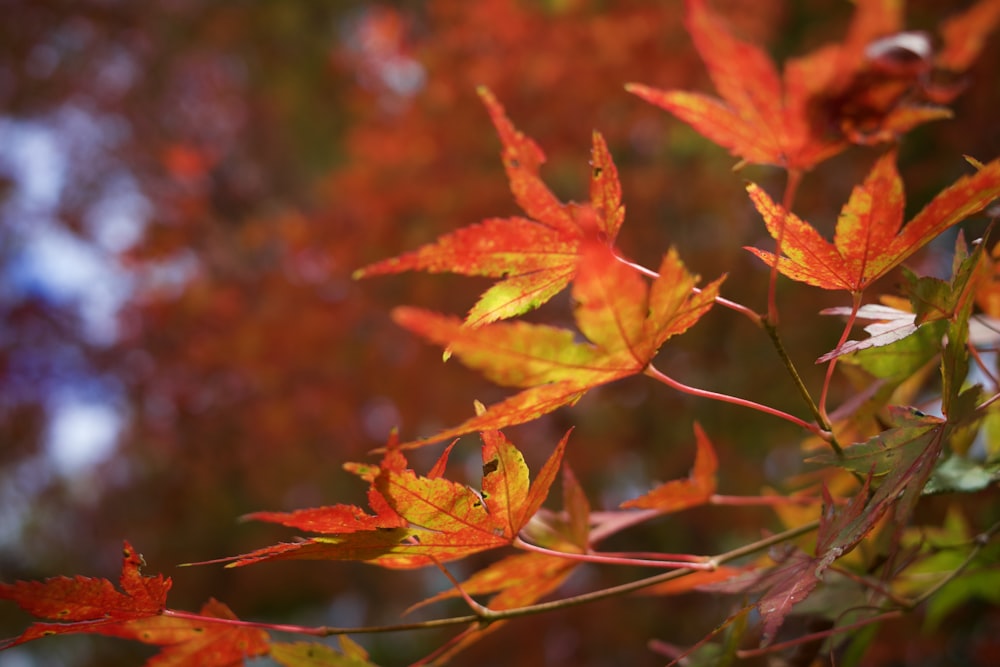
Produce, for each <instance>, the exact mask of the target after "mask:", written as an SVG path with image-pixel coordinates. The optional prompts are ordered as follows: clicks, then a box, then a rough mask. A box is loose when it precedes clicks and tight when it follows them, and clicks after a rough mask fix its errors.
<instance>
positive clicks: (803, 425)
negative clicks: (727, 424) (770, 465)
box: [643, 364, 832, 441]
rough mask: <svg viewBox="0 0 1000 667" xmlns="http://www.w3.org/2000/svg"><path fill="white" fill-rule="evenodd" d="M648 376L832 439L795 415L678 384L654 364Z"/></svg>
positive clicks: (648, 370) (686, 391)
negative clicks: (770, 416)
mask: <svg viewBox="0 0 1000 667" xmlns="http://www.w3.org/2000/svg"><path fill="white" fill-rule="evenodd" d="M643 373H645V374H646V375H648V376H650V377H651V378H653V379H655V380H659V381H660V382H662V383H663V384H665V385H667V386H668V387H672V388H673V389H676V390H677V391H681V392H684V393H685V394H690V395H692V396H699V397H701V398H709V399H712V400H715V401H722V402H723V403H732V404H733V405H742V406H743V407H745V408H750V409H751V410H756V411H758V412H763V413H764V414H768V415H772V416H774V417H778V418H780V419H784V420H785V421H788V422H791V423H793V424H795V425H796V426H799V427H801V428H803V429H805V430H807V431H809V432H810V433H813V434H814V435H817V436H819V437H820V438H822V439H824V440H826V441H829V440H830V439H831V438H832V434H831V433H830V431H829V430H827V429H823V428H821V427H819V426H817V425H816V424H810V423H809V422H807V421H805V420H802V419H799V418H798V417H796V416H795V415H790V414H788V413H787V412H784V411H782V410H779V409H777V408H772V407H771V406H769V405H763V404H761V403H757V402H755V401H751V400H750V399H746V398H739V397H737V396H730V395H729V394H720V393H718V392H714V391H709V390H707V389H698V388H697V387H691V386H689V385H686V384H684V383H682V382H678V381H677V380H675V379H673V378H672V377H670V376H668V375H665V374H664V373H662V372H661V371H659V370H658V369H657V368H656V367H655V366H653V364H649V365H648V366H646V369H645V370H644V371H643Z"/></svg>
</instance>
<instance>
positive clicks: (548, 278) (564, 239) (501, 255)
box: [354, 87, 625, 326]
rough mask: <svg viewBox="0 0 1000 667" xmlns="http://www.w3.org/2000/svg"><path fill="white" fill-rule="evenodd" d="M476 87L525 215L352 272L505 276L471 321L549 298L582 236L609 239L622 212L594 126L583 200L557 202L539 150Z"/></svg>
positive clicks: (567, 277) (567, 273)
mask: <svg viewBox="0 0 1000 667" xmlns="http://www.w3.org/2000/svg"><path fill="white" fill-rule="evenodd" d="M479 95H480V97H481V98H482V100H483V102H484V104H485V105H486V109H487V111H488V112H489V114H490V117H491V119H492V120H493V124H494V125H495V126H496V129H497V132H498V134H499V135H500V140H501V142H502V143H503V152H502V157H503V163H504V168H505V169H506V171H507V177H508V179H509V181H510V187H511V191H512V193H513V194H514V199H515V200H516V201H517V203H518V205H519V206H520V207H521V208H522V209H523V210H524V212H525V213H527V215H528V216H529V217H527V218H525V217H512V218H490V219H487V220H484V221H482V222H480V223H479V224H475V225H471V226H469V227H465V228H463V229H460V230H458V231H456V232H453V233H451V234H446V235H444V236H442V237H440V238H439V239H438V240H437V241H435V242H433V243H429V244H427V245H425V246H422V247H421V248H419V249H417V250H414V251H413V252H409V253H406V254H404V255H401V256H399V257H394V258H391V259H386V260H382V261H380V262H376V263H375V264H371V265H369V266H366V267H364V268H361V269H358V270H357V271H355V272H354V277H355V278H362V277H368V276H375V275H382V274H387V273H399V272H401V271H412V270H425V271H429V272H431V273H440V272H449V273H459V274H464V275H477V276H488V277H492V278H504V280H502V281H500V282H498V283H496V284H495V285H493V286H492V287H490V288H489V289H488V290H486V292H484V293H483V295H482V296H481V297H480V299H479V301H478V302H477V303H476V305H475V306H473V308H472V309H471V310H470V311H469V314H468V317H467V318H466V324H467V325H469V326H480V325H482V324H486V323H489V322H493V321H496V320H500V319H507V318H511V317H515V316H517V315H521V314H523V313H525V312H527V311H529V310H532V309H534V308H537V307H538V306H540V305H541V304H543V303H545V302H546V301H548V300H549V299H551V298H552V297H553V296H555V295H556V294H557V293H558V292H560V291H562V289H563V288H565V287H566V286H567V285H568V284H569V283H570V281H571V280H572V279H573V276H574V275H575V274H576V268H577V260H578V255H579V249H580V243H581V241H582V240H583V238H584V237H585V236H586V235H588V234H599V235H600V237H601V238H602V239H603V240H604V241H605V242H606V243H608V244H613V243H614V240H615V238H616V237H617V235H618V230H619V228H620V227H621V224H622V221H623V220H624V217H625V209H624V207H623V206H622V203H621V185H620V184H619V182H618V171H617V169H616V168H615V164H614V162H613V161H612V158H611V154H610V153H609V151H608V147H607V144H606V143H605V141H604V138H603V137H602V136H601V135H600V133H598V132H594V133H593V149H592V152H591V166H592V172H591V180H590V202H589V204H583V205H578V204H563V203H561V202H559V200H558V199H556V197H555V195H553V194H552V192H551V191H550V190H549V189H548V187H546V186H545V184H544V183H543V181H542V180H541V178H540V176H539V173H538V172H539V167H540V166H541V165H542V163H543V162H544V161H545V154H544V153H543V152H542V150H541V149H540V148H539V147H538V145H537V144H535V142H534V141H532V140H531V139H529V138H528V137H526V136H525V135H524V134H523V133H521V132H520V131H518V130H517V129H516V128H515V127H514V125H513V124H512V123H511V122H510V120H509V119H508V118H507V115H506V113H505V112H504V109H503V107H502V106H501V105H500V103H499V102H498V101H497V99H496V98H495V97H494V96H493V93H491V92H490V91H489V90H488V89H486V88H485V87H480V88H479Z"/></svg>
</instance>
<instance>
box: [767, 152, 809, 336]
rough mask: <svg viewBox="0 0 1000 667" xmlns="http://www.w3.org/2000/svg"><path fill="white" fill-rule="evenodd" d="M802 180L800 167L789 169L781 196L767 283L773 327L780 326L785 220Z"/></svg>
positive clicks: (768, 318)
mask: <svg viewBox="0 0 1000 667" xmlns="http://www.w3.org/2000/svg"><path fill="white" fill-rule="evenodd" d="M801 182H802V172H801V171H800V170H798V169H789V170H788V180H787V181H786V182H785V194H784V196H783V197H782V198H781V207H782V208H783V209H784V212H785V213H784V215H783V216H782V217H781V225H780V227H779V228H778V237H777V239H775V249H774V264H772V265H771V276H770V279H769V280H768V284H767V320H766V322H767V324H769V325H770V326H772V327H777V326H778V299H777V292H778V263H779V262H780V261H781V254H782V247H783V244H784V240H785V222H786V219H787V216H788V215H789V213H790V212H791V210H792V203H793V202H794V201H795V193H796V192H798V189H799V184H800V183H801Z"/></svg>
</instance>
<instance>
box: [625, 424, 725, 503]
mask: <svg viewBox="0 0 1000 667" xmlns="http://www.w3.org/2000/svg"><path fill="white" fill-rule="evenodd" d="M694 436H695V442H696V443H697V446H698V450H697V453H696V454H695V459H694V468H693V469H692V470H691V475H690V476H689V477H688V478H687V479H674V480H671V481H669V482H665V483H664V484H661V485H660V486H658V487H656V488H655V489H653V490H652V491H650V492H649V493H647V494H645V495H643V496H640V497H638V498H633V499H632V500H626V501H625V502H623V503H622V504H621V507H626V508H628V507H636V508H642V509H655V510H657V511H658V512H661V513H663V514H667V513H670V512H679V511H680V510H683V509H687V508H689V507H697V506H698V505H703V504H705V503H706V502H708V500H709V498H711V497H712V494H714V493H715V488H716V486H715V485H716V480H715V473H716V471H718V469H719V459H718V457H717V456H716V455H715V449H714V448H713V447H712V442H711V441H710V440H709V439H708V436H707V435H705V431H703V430H702V428H701V425H700V424H698V423H697V422H695V425H694Z"/></svg>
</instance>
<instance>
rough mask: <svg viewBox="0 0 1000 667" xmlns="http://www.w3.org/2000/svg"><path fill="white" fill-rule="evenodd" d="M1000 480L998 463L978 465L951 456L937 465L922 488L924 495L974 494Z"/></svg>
mask: <svg viewBox="0 0 1000 667" xmlns="http://www.w3.org/2000/svg"><path fill="white" fill-rule="evenodd" d="M997 479H1000V463H996V464H993V465H987V466H984V465H980V464H979V463H976V462H975V461H970V460H969V459H967V458H965V457H964V456H959V455H957V454H953V455H951V456H949V457H948V458H947V459H945V460H944V461H942V462H941V464H940V465H938V466H937V467H936V468H935V469H934V472H932V473H931V478H930V479H929V480H928V481H927V486H925V487H924V494H925V495H926V494H931V493H975V492H976V491H982V490H983V489H985V488H986V487H988V486H989V485H990V484H992V483H993V482H995V481H997Z"/></svg>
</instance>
